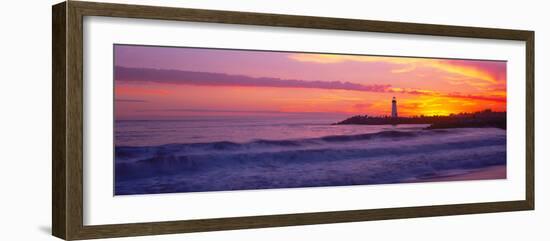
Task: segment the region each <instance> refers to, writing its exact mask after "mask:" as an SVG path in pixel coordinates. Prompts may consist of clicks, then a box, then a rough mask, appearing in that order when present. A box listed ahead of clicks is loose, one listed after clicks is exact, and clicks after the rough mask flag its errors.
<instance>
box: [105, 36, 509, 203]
mask: <svg viewBox="0 0 550 241" xmlns="http://www.w3.org/2000/svg"><path fill="white" fill-rule="evenodd" d="M113 68H114V120H113V121H114V123H113V125H114V133H113V135H114V195H132V194H157V193H188V192H207V191H234V190H257V189H273V188H313V187H333V186H351V185H374V184H410V183H426V182H450V181H476V180H477V181H480V180H494V179H506V61H499V60H470V59H443V58H425V57H421V56H418V57H400V56H374V55H352V54H338V53H306V52H283V51H267V50H237V49H213V48H195V47H168V46H144V45H123V44H117V45H114V66H113Z"/></svg>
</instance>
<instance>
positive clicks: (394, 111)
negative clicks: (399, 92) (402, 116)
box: [391, 96, 397, 118]
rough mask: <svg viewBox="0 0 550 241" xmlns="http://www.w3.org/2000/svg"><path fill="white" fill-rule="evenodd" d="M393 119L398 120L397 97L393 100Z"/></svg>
mask: <svg viewBox="0 0 550 241" xmlns="http://www.w3.org/2000/svg"><path fill="white" fill-rule="evenodd" d="M391 117H392V118H397V101H396V100H395V96H394V97H393V99H392V100H391Z"/></svg>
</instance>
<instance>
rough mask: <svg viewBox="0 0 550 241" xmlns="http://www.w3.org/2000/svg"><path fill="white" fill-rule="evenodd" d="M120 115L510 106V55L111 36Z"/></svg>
mask: <svg viewBox="0 0 550 241" xmlns="http://www.w3.org/2000/svg"><path fill="white" fill-rule="evenodd" d="M114 51H115V105H116V109H115V111H116V112H115V113H116V118H117V119H165V118H178V117H190V116H220V115H223V116H241V115H244V116H246V115H278V114H295V113H311V114H315V113H339V114H346V115H356V114H369V115H389V114H390V111H391V98H392V97H393V96H395V97H396V99H397V106H398V112H399V115H400V116H413V115H447V114H450V113H458V112H472V111H479V110H482V109H486V108H490V109H492V110H494V111H506V62H505V61H481V60H450V59H429V58H404V57H379V56H358V55H340V54H310V53H291V52H268V51H244V50H223V49H199V48H172V47H146V46H129V45H115V49H114Z"/></svg>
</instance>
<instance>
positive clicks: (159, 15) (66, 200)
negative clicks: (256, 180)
mask: <svg viewBox="0 0 550 241" xmlns="http://www.w3.org/2000/svg"><path fill="white" fill-rule="evenodd" d="M52 11H53V18H52V25H53V33H52V34H53V41H52V42H53V43H52V50H53V55H52V56H53V57H52V60H53V61H52V63H53V66H52V70H53V74H52V82H53V88H52V89H53V98H52V103H53V114H52V116H53V122H52V123H53V135H52V136H53V147H52V149H53V151H52V153H53V154H52V159H53V160H52V167H53V171H52V172H53V173H52V174H53V177H52V190H53V193H52V212H53V213H52V230H53V234H54V235H55V236H57V237H60V238H63V239H67V240H74V239H92V238H109V237H123V236H137V235H155V234H171V233H184V232H202V231H214V230H229V229H247V228H264V227H277V226H291V225H309V224H324V223H340V222H356V221H368V220H383V219H397V218H414V217H429V216H442V215H460V214H473V213H491V212H503V211H520V210H532V209H534V200H535V199H534V32H532V31H524V30H508V29H494V28H475V27H463V26H446V25H433V24H416V23H400V22H384V21H369V20H357V19H339V18H323V17H309V16H291V15H275V14H261V13H245V12H229V11H212V10H198V9H182V8H167V7H152V6H137V5H123V4H108V3H93V2H76V1H69V2H66V3H61V4H58V5H55V6H53V10H52ZM84 16H108V17H121V18H143V19H159V20H177V21H194V22H210V23H228V24H245V25H259V26H276V27H277V26H278V27H299V28H313V29H330V30H347V31H369V32H381V33H396V34H420V35H434V36H452V37H467V38H487V39H505V40H519V41H525V43H526V64H527V66H526V67H527V68H526V85H527V90H526V91H527V92H526V94H527V111H526V120H527V129H526V138H527V139H526V140H527V141H526V148H527V149H526V150H527V151H526V196H525V200H511V201H503V202H491V203H473V204H457V205H438V206H423V207H403V208H386V209H371V210H349V211H337V212H319V213H300V214H284V215H268V216H253V217H234V218H216V219H203V220H181V221H170V222H152V223H136V224H114V225H97V226H85V225H83V210H84V206H83V129H82V128H83V121H84V120H83V17H84Z"/></svg>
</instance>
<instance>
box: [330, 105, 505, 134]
mask: <svg viewBox="0 0 550 241" xmlns="http://www.w3.org/2000/svg"><path fill="white" fill-rule="evenodd" d="M400 124H429V125H430V126H428V127H426V129H448V128H484V127H493V128H500V129H504V130H506V112H493V111H492V110H490V109H486V110H483V111H478V112H472V113H458V114H450V115H446V116H414V117H390V116H368V115H356V116H352V117H350V118H347V119H345V120H343V121H340V122H337V123H334V125H400Z"/></svg>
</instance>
